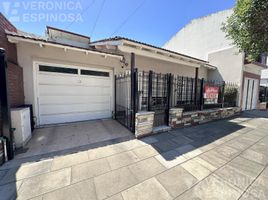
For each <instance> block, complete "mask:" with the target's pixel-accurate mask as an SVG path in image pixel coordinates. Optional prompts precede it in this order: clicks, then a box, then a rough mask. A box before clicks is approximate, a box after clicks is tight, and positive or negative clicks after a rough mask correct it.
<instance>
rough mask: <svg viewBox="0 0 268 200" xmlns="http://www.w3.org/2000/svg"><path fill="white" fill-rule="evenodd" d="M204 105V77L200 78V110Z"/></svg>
mask: <svg viewBox="0 0 268 200" xmlns="http://www.w3.org/2000/svg"><path fill="white" fill-rule="evenodd" d="M203 106H204V78H202V79H201V86H200V108H199V109H200V110H203Z"/></svg>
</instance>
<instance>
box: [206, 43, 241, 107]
mask: <svg viewBox="0 0 268 200" xmlns="http://www.w3.org/2000/svg"><path fill="white" fill-rule="evenodd" d="M243 60H244V54H243V53H239V51H238V49H236V48H234V47H231V48H228V49H225V50H220V51H216V52H214V53H210V54H208V61H209V63H210V64H212V65H215V66H217V70H215V71H209V75H208V79H210V80H222V81H226V82H232V83H236V84H237V85H238V86H239V91H238V92H239V96H238V101H237V102H238V106H240V102H241V98H242V90H243V89H242V87H241V86H242V81H243V66H244V63H243Z"/></svg>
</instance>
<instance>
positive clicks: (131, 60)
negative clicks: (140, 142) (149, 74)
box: [130, 53, 136, 132]
mask: <svg viewBox="0 0 268 200" xmlns="http://www.w3.org/2000/svg"><path fill="white" fill-rule="evenodd" d="M134 68H135V54H134V53H131V57H130V70H131V74H130V76H131V77H130V79H131V81H130V83H131V87H130V88H131V91H130V94H131V95H130V102H131V109H130V110H131V125H130V126H131V130H132V132H135V110H136V108H135V99H136V97H135V95H136V94H135V76H134Z"/></svg>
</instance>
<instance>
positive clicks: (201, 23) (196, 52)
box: [163, 9, 233, 60]
mask: <svg viewBox="0 0 268 200" xmlns="http://www.w3.org/2000/svg"><path fill="white" fill-rule="evenodd" d="M232 13H233V11H232V10H231V9H230V10H225V11H221V12H218V13H215V14H211V15H209V16H206V17H203V18H199V19H195V20H193V21H192V22H191V23H189V24H188V25H186V26H185V27H184V28H183V29H181V30H180V31H179V32H178V33H177V34H176V35H175V36H173V37H172V38H171V40H169V41H168V42H167V43H166V44H165V45H164V47H163V48H166V49H170V50H172V51H176V52H179V53H183V54H186V55H190V56H193V57H196V58H199V59H203V60H207V58H208V53H209V52H213V51H216V50H219V49H225V48H227V47H230V46H231V45H232V42H231V41H230V40H227V39H226V37H225V33H224V32H223V31H222V30H221V27H222V23H223V22H225V21H226V19H227V17H229V16H230V15H231V14H232Z"/></svg>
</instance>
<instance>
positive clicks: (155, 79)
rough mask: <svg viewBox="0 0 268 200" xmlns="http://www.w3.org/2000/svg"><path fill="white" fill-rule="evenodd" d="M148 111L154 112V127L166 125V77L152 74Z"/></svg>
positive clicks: (165, 75)
mask: <svg viewBox="0 0 268 200" xmlns="http://www.w3.org/2000/svg"><path fill="white" fill-rule="evenodd" d="M150 111H154V112H155V115H154V127H157V126H166V125H168V114H167V113H168V75H167V74H156V73H153V74H152V97H151V106H150Z"/></svg>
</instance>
